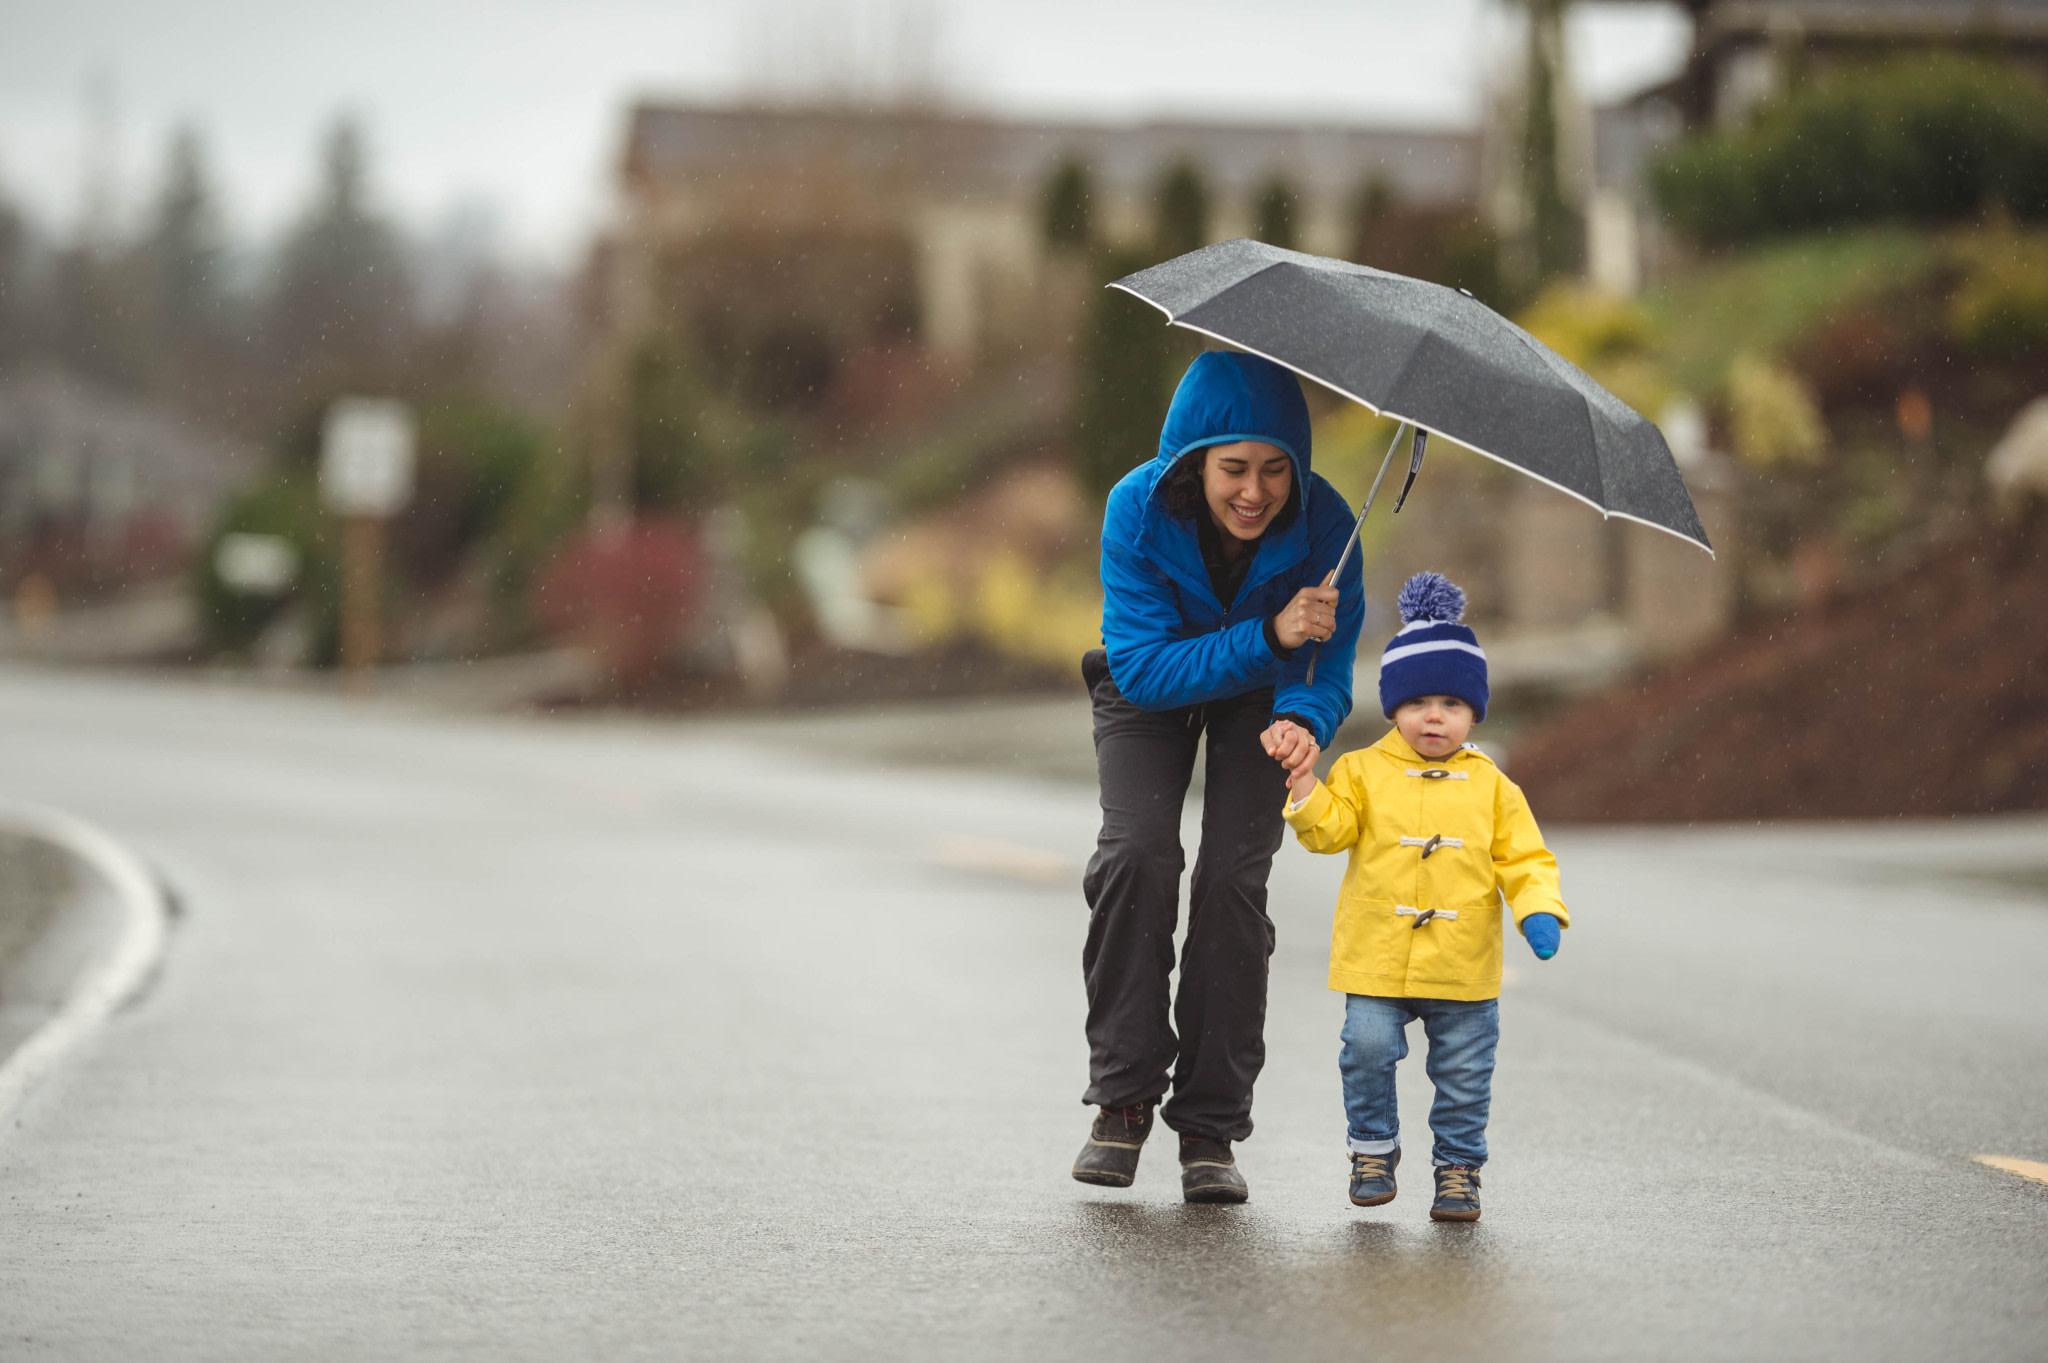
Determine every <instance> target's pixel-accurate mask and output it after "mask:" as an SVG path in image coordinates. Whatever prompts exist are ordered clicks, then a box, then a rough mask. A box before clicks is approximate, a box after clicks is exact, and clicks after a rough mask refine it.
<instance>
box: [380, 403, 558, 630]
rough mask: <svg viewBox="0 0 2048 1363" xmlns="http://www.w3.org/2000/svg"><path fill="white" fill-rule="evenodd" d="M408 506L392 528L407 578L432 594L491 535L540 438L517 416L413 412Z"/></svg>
mask: <svg viewBox="0 0 2048 1363" xmlns="http://www.w3.org/2000/svg"><path fill="white" fill-rule="evenodd" d="M418 442H419V443H418V451H417V467H416V468H415V470H414V475H413V496H412V500H411V501H410V502H408V503H407V504H406V507H405V509H404V510H403V511H401V512H400V513H399V514H398V516H397V517H396V518H395V519H394V521H393V523H392V527H391V536H392V550H393V555H394V558H395V559H396V561H397V562H398V564H399V566H400V567H401V568H402V569H403V571H404V573H405V575H406V577H407V578H408V579H409V580H410V581H412V582H413V583H414V584H416V585H417V586H419V587H421V588H423V589H427V590H431V589H433V588H435V587H438V586H440V585H441V584H443V583H445V582H446V581H448V579H449V578H450V577H452V576H453V575H454V574H455V572H456V571H457V570H458V569H459V568H460V566H461V565H462V564H463V563H464V562H465V561H466V560H467V559H468V557H469V555H470V554H471V553H472V552H473V551H474V550H475V549H476V548H477V547H478V546H479V545H481V544H482V543H483V542H484V541H485V540H486V539H488V538H489V537H490V536H491V535H492V534H494V533H495V532H496V531H497V529H498V528H499V526H500V525H501V524H502V522H503V521H504V520H505V518H506V517H507V515H508V514H509V512H510V510H511V508H512V506H513V504H514V502H515V501H516V499H517V498H518V496H519V493H520V489H521V488H522V487H524V486H525V485H526V483H527V482H528V481H529V480H530V479H531V478H532V477H533V476H534V473H535V470H536V468H537V467H538V465H539V463H540V460H541V457H542V451H543V450H544V449H545V448H546V438H545V436H544V435H543V433H542V431H541V430H540V428H539V427H537V426H535V425H534V424H533V423H532V422H531V421H529V420H528V419H527V418H525V417H523V416H521V415H519V414H518V413H516V412H511V411H507V410H505V409H504V408H501V407H495V406H492V405H491V404H489V403H485V402H481V401H477V400H473V399H452V400H448V401H443V402H439V403H435V404H432V405H430V406H427V407H424V408H422V409H421V410H420V413H419V436H418Z"/></svg>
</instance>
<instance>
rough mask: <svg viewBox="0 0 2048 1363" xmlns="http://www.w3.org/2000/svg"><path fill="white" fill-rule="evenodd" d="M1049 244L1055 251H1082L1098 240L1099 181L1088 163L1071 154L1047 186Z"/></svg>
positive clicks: (1046, 207)
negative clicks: (1089, 168)
mask: <svg viewBox="0 0 2048 1363" xmlns="http://www.w3.org/2000/svg"><path fill="white" fill-rule="evenodd" d="M1043 228H1044V233H1045V244H1046V245H1047V246H1048V247H1050V248H1051V249H1052V250H1054V251H1056V252H1057V251H1065V252H1081V251H1086V250H1088V249H1089V247H1090V246H1092V245H1093V244H1094V241H1095V181H1094V177H1093V176H1092V175H1091V174H1090V173H1089V170H1088V163H1087V162H1086V161H1084V160H1082V159H1081V158H1080V157H1078V156H1069V157H1067V158H1066V159H1065V160H1063V161H1061V162H1060V163H1059V165H1058V166H1057V167H1056V168H1055V169H1054V170H1053V173H1052V177H1051V178H1050V179H1049V180H1047V181H1046V186H1045V216H1044V222H1043Z"/></svg>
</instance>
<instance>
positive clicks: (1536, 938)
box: [1522, 913, 1560, 961]
mask: <svg viewBox="0 0 2048 1363" xmlns="http://www.w3.org/2000/svg"><path fill="white" fill-rule="evenodd" d="M1559 931H1560V930H1559V928H1558V926H1557V917H1556V915H1554V914H1548V913H1532V914H1530V915H1529V916H1528V917H1527V918H1524V919H1523V920H1522V936H1523V937H1525V938H1527V939H1528V942H1529V950H1531V951H1533V952H1535V953H1536V959H1537V960H1539V961H1547V960H1549V959H1550V958H1551V957H1553V956H1555V955H1557V943H1558V938H1559Z"/></svg>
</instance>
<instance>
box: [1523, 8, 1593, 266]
mask: <svg viewBox="0 0 2048 1363" xmlns="http://www.w3.org/2000/svg"><path fill="white" fill-rule="evenodd" d="M1565 3H1566V0H1526V4H1527V7H1528V10H1529V67H1528V88H1527V90H1526V107H1525V108H1524V110H1523V123H1522V195H1523V200H1524V203H1525V205H1526V210H1525V211H1526V213H1527V217H1526V219H1525V222H1524V230H1525V232H1526V236H1527V241H1526V248H1525V252H1524V254H1525V257H1526V259H1527V262H1528V268H1529V271H1530V273H1531V275H1532V278H1531V279H1529V280H1528V281H1525V282H1526V283H1527V284H1528V285H1531V286H1534V285H1540V284H1541V283H1543V281H1545V280H1548V279H1551V278H1553V277H1555V276H1557V275H1560V274H1569V273H1571V272H1573V271H1575V270H1577V269H1578V267H1579V260H1580V256H1581V254H1582V252H1583V249H1584V246H1583V241H1582V237H1583V234H1584V224H1583V223H1582V222H1581V221H1580V218H1579V212H1578V209H1577V208H1576V207H1575V206H1574V205H1573V204H1572V202H1571V200H1570V198H1569V197H1568V196H1567V195H1566V193H1565V186H1564V166H1563V157H1562V155H1561V153H1560V148H1559V138H1558V118H1557V105H1558V99H1559V97H1560V94H1561V88H1560V87H1561V85H1562V81H1561V77H1560V70H1561V68H1562V67H1563V64H1564V7H1565Z"/></svg>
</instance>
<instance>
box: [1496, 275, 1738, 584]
mask: <svg viewBox="0 0 2048 1363" xmlns="http://www.w3.org/2000/svg"><path fill="white" fill-rule="evenodd" d="M1496 315H1498V314H1496ZM1501 320H1502V321H1503V322H1506V323H1507V325H1508V334H1509V335H1510V336H1513V337H1514V338H1515V339H1516V340H1517V341H1519V342H1520V343H1521V344H1522V347H1523V348H1524V349H1526V350H1527V351H1529V353H1530V354H1532V355H1534V356H1535V357H1536V358H1537V359H1538V360H1540V361H1541V362H1542V363H1543V367H1544V368H1546V369H1548V370H1550V372H1551V373H1553V374H1556V375H1558V376H1559V377H1560V378H1563V379H1565V380H1566V381H1567V382H1569V381H1570V379H1571V374H1569V373H1567V372H1566V371H1565V370H1563V369H1559V368H1558V365H1559V364H1560V363H1562V364H1564V365H1565V366H1567V368H1569V369H1572V370H1577V372H1578V373H1579V374H1581V375H1582V376H1584V378H1585V380H1586V382H1588V383H1592V384H1598V383H1599V382H1600V381H1599V380H1598V379H1596V378H1594V377H1593V376H1592V375H1591V374H1588V373H1586V371H1585V370H1583V369H1579V367H1578V366H1577V365H1575V364H1572V363H1571V362H1570V361H1569V360H1566V359H1565V358H1564V356H1562V355H1559V354H1558V353H1557V352H1555V351H1553V350H1551V349H1550V348H1549V347H1548V346H1546V345H1544V344H1542V343H1541V342H1540V341H1538V340H1537V339H1536V338H1535V337H1533V336H1531V335H1530V334H1529V333H1528V332H1526V331H1524V330H1522V328H1521V327H1519V326H1516V325H1515V323H1514V321H1513V320H1512V319H1511V318H1506V317H1502V318H1501ZM1571 386H1572V393H1573V396H1575V397H1577V398H1578V400H1579V411H1580V412H1581V413H1582V414H1583V415H1584V416H1585V418H1586V438H1587V439H1588V440H1589V441H1591V442H1592V448H1593V476H1594V477H1595V478H1597V479H1599V480H1600V501H1601V503H1602V506H1601V508H1600V515H1601V516H1602V517H1603V518H1605V517H1607V516H1609V515H1612V514H1615V513H1613V512H1612V511H1610V510H1609V508H1608V507H1607V506H1606V505H1605V503H1606V501H1607V467H1606V465H1605V464H1603V463H1602V462H1601V459H1600V432H1599V431H1598V430H1596V429H1595V427H1594V421H1593V404H1592V403H1590V402H1588V401H1587V400H1586V395H1585V394H1584V393H1581V392H1579V391H1578V385H1577V384H1572V385H1571ZM1638 415H1640V413H1638ZM1643 421H1644V424H1646V425H1649V424H1651V423H1650V420H1649V418H1648V417H1644V418H1643ZM1653 429H1654V427H1653ZM1683 481H1684V480H1683V479H1681V480H1680V482H1681V483H1682V482H1683ZM1630 519H1635V518H1634V517H1631V518H1630ZM1707 552H1708V553H1710V554H1711V553H1712V552H1713V550H1711V549H1709V550H1707Z"/></svg>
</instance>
